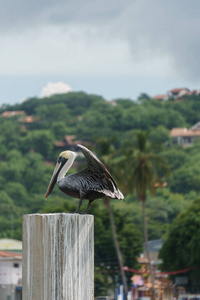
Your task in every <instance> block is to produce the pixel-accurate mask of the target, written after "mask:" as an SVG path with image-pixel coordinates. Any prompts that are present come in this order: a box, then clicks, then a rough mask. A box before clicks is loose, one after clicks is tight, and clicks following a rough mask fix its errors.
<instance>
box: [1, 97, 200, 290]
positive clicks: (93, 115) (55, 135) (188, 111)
mask: <svg viewBox="0 0 200 300" xmlns="http://www.w3.org/2000/svg"><path fill="white" fill-rule="evenodd" d="M6 110H12V111H14V110H17V111H19V110H20V111H21V110H23V111H24V112H25V114H26V115H31V116H32V117H33V120H34V122H32V123H26V122H24V121H23V116H20V115H19V116H17V115H16V116H13V117H10V118H8V117H7V118H6V117H3V116H0V237H13V238H17V239H20V238H21V223H22V215H23V214H25V213H34V212H38V211H42V212H44V211H46V212H50V211H72V210H75V208H74V203H76V200H74V199H72V198H70V197H66V196H65V195H64V194H63V193H61V192H60V191H59V190H58V188H55V190H54V191H53V193H52V196H51V198H50V200H48V201H47V202H45V201H44V194H45V192H46V188H47V186H48V182H49V179H50V178H51V175H52V172H53V168H54V164H55V161H56V158H57V156H58V154H59V152H60V151H61V150H62V149H61V148H58V147H56V146H55V142H56V141H63V140H64V136H65V135H75V136H76V138H77V139H80V140H83V141H88V142H90V144H89V147H90V148H91V150H93V151H94V152H96V153H97V154H98V156H99V157H100V158H101V159H102V160H103V161H104V163H105V164H106V165H107V166H108V168H109V170H110V172H111V173H112V175H113V177H114V178H115V180H116V182H117V184H118V185H119V186H120V188H121V190H122V192H123V193H124V194H125V198H126V203H123V202H122V201H117V200H116V201H115V200H114V201H111V202H112V208H113V212H114V218H115V223H116V229H117V235H118V240H119V242H120V247H121V250H122V254H123V258H124V261H125V264H127V265H128V266H129V267H134V266H135V267H136V260H135V258H136V255H138V254H139V252H140V250H141V245H142V230H143V225H142V212H141V207H140V203H138V202H137V197H136V195H135V194H134V192H133V190H132V183H131V182H133V181H131V180H132V177H133V174H132V173H131V170H130V166H131V155H132V153H134V149H135V148H136V144H137V138H136V136H137V132H138V130H143V131H147V132H148V136H149V142H150V143H151V145H153V148H152V155H159V156H161V157H163V158H164V159H165V160H166V162H167V164H168V166H169V168H170V170H171V177H170V179H168V180H167V187H163V188H162V189H161V190H160V189H157V191H156V195H155V196H151V195H150V194H147V198H148V201H147V204H146V215H147V221H148V224H149V230H148V234H149V239H157V238H161V237H162V236H164V235H165V234H166V232H167V231H168V230H170V224H171V223H172V221H173V220H174V218H176V217H177V216H178V215H179V213H180V212H181V211H183V210H185V209H186V208H187V207H188V206H189V205H191V203H192V201H194V200H195V199H197V198H198V193H199V191H200V185H199V182H200V159H199V158H200V157H199V155H200V154H199V147H200V144H199V143H198V142H197V143H196V144H195V145H194V146H193V147H190V148H183V147H181V146H175V145H172V143H171V139H170V135H169V133H170V130H171V129H172V128H173V127H188V128H189V127H191V126H193V125H194V124H195V123H196V122H199V121H200V96H196V95H194V96H186V97H185V98H184V99H182V100H181V101H179V102H175V101H173V100H172V99H171V100H169V101H165V102H158V101H155V100H152V99H151V98H150V97H149V96H148V95H146V94H141V95H140V97H139V99H138V101H132V100H131V99H116V100H115V101H112V102H108V101H105V100H104V99H103V98H102V97H101V96H97V95H88V94H86V93H83V92H79V93H74V92H70V93H67V94H63V95H54V96H51V97H49V98H43V99H39V98H30V99H27V100H26V101H24V102H23V103H20V104H16V105H13V106H9V105H3V106H2V107H1V108H0V113H3V112H4V111H6ZM63 150H64V149H63ZM77 161H78V166H76V169H77V168H79V167H80V165H81V164H80V163H81V158H79V159H77ZM125 162H126V163H125ZM129 162H130V163H129ZM74 171H76V170H70V172H74ZM165 181H166V178H163V182H165ZM196 212H197V211H196ZM196 212H195V211H194V214H195V213H196ZM90 213H94V214H95V237H96V238H95V243H96V244H95V257H96V265H97V268H98V269H99V271H100V272H101V271H102V269H105V268H106V269H107V268H111V269H112V268H115V267H118V266H117V259H116V256H115V254H114V253H115V252H114V250H113V249H114V248H113V247H114V245H113V241H112V237H111V230H110V223H109V216H108V211H107V210H106V208H105V207H104V206H103V204H102V202H101V200H99V201H96V203H94V204H93V205H92V209H91V211H90ZM194 218H196V217H194ZM176 222H178V221H176ZM173 226H174V225H172V230H173ZM190 244H191V243H190ZM191 245H193V243H192V244H191ZM191 247H192V246H191ZM103 257H104V258H105V257H106V260H105V259H104V260H103V261H102V258H103ZM163 257H164V256H163ZM194 259H195V257H194ZM193 262H194V261H193ZM179 266H180V264H179V265H178V266H177V267H179ZM102 276H103V275H102V273H98V275H96V277H97V281H98V282H99V283H100V282H102V280H104V279H105V276H103V277H102ZM106 276H111V275H106ZM102 278H104V279H102ZM106 282H107V283H108V285H109V282H110V281H109V278H107V279H106ZM111 282H112V283H113V280H112V281H111ZM99 286H100V285H99ZM101 292H102V293H103V292H104V291H101Z"/></svg>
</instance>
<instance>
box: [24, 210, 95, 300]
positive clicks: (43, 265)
mask: <svg viewBox="0 0 200 300" xmlns="http://www.w3.org/2000/svg"><path fill="white" fill-rule="evenodd" d="M93 221H94V220H93V216H92V215H80V214H66V213H55V214H32V215H25V216H24V218H23V286H22V288H23V300H93V299H94V229H93V228H94V227H93Z"/></svg>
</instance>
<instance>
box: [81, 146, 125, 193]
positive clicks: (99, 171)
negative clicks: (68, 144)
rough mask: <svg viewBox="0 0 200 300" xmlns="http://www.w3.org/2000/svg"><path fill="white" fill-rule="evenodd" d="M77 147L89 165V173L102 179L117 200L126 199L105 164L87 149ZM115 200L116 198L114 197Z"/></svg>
mask: <svg viewBox="0 0 200 300" xmlns="http://www.w3.org/2000/svg"><path fill="white" fill-rule="evenodd" d="M77 147H78V148H79V149H80V150H81V151H82V153H83V154H84V156H85V158H86V160H87V164H88V168H87V169H88V171H89V172H90V173H91V174H94V175H95V176H99V177H101V181H102V183H104V184H103V185H104V186H107V188H108V190H110V192H111V194H112V195H115V198H118V199H124V196H123V194H122V193H121V192H120V190H119V189H118V188H117V185H116V183H115V181H114V179H113V178H112V176H111V174H110V173H109V171H108V170H107V168H106V167H105V166H104V164H103V163H102V162H101V161H100V160H99V159H98V158H97V157H96V155H94V154H93V153H92V152H91V151H90V150H89V149H87V148H86V147H84V146H82V145H80V144H78V145H77ZM113 198H114V197H113Z"/></svg>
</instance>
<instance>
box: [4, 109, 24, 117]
mask: <svg viewBox="0 0 200 300" xmlns="http://www.w3.org/2000/svg"><path fill="white" fill-rule="evenodd" d="M16 116H26V113H25V111H24V110H7V111H4V112H3V113H2V114H1V117H4V118H11V117H16Z"/></svg>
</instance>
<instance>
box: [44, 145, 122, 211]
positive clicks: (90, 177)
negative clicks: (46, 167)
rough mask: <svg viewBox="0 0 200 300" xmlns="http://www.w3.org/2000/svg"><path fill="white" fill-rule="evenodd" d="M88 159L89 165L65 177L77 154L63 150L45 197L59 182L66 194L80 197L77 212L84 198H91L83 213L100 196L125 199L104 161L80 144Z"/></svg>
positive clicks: (60, 187) (79, 146)
mask: <svg viewBox="0 0 200 300" xmlns="http://www.w3.org/2000/svg"><path fill="white" fill-rule="evenodd" d="M77 147H78V148H79V149H80V150H81V151H82V153H83V154H84V156H85V158H86V160H87V167H86V168H85V169H84V170H82V171H80V172H78V173H75V174H70V175H68V176H66V177H65V174H66V173H67V171H68V170H69V168H70V167H71V166H72V164H73V162H74V160H75V158H76V156H77V154H76V153H75V152H72V151H64V152H61V153H60V155H59V157H58V160H57V164H56V166H55V169H54V172H53V175H52V178H51V180H50V183H49V186H48V189H47V192H46V195H45V199H46V198H47V197H48V195H49V194H50V193H51V191H52V190H53V187H54V185H55V183H56V182H57V184H58V187H59V189H60V190H61V191H62V192H64V193H65V194H67V195H69V196H71V197H75V198H79V204H78V207H77V209H76V211H75V213H79V209H80V207H81V204H82V200H84V199H86V200H89V202H88V206H87V208H86V209H85V211H84V212H83V213H87V211H88V209H89V207H90V205H91V202H92V201H94V200H95V199H98V198H104V197H109V198H112V199H124V196H123V194H122V193H121V192H120V190H118V188H117V186H116V184H115V182H114V180H113V178H112V176H111V175H110V173H109V172H108V170H107V169H106V167H105V166H104V165H103V164H102V162H101V161H100V160H99V159H98V158H97V157H96V156H95V155H94V154H93V153H92V152H91V151H90V150H88V149H87V148H86V147H84V146H82V145H80V144H78V145H77Z"/></svg>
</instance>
